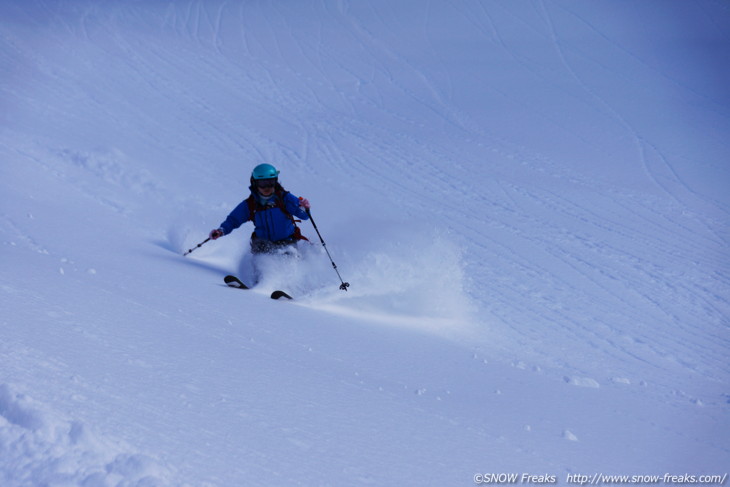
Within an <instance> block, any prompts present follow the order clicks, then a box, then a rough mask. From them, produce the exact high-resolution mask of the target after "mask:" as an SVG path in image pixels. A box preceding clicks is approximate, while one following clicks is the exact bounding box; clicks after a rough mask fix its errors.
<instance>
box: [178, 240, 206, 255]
mask: <svg viewBox="0 0 730 487" xmlns="http://www.w3.org/2000/svg"><path fill="white" fill-rule="evenodd" d="M209 240H210V237H208V238H206V239H205V240H203V241H202V242H200V243H199V244H198V245H196V246H195V247H193V248H192V249H188V251H187V252H185V253H184V254H183V257H185V256H186V255H188V254H189V253H190V252H192V251H193V250H195V249H199V248H200V247H202V246H203V244H204V243H206V242H207V241H209Z"/></svg>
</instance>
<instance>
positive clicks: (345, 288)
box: [307, 209, 350, 291]
mask: <svg viewBox="0 0 730 487" xmlns="http://www.w3.org/2000/svg"><path fill="white" fill-rule="evenodd" d="M307 215H308V216H309V220H310V221H311V222H312V226H313V227H314V231H315V232H317V236H318V237H319V241H320V242H322V247H324V251H325V252H327V257H329V258H330V263H331V264H332V268H333V269H334V270H335V272H336V273H337V277H339V278H340V282H341V283H342V284H340V289H342V290H343V291H347V288H348V287H350V283H349V282H345V281H343V280H342V276H341V275H340V271H338V270H337V265H336V264H335V261H334V260H332V256H331V255H330V251H329V250H327V244H326V243H324V239H322V235H321V234H320V233H319V229H318V228H317V224H316V223H314V218H312V214H311V213H310V212H309V209H307Z"/></svg>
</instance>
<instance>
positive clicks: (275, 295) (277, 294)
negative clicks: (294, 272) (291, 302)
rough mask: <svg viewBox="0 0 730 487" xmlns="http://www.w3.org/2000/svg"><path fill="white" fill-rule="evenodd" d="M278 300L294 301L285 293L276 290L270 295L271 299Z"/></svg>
mask: <svg viewBox="0 0 730 487" xmlns="http://www.w3.org/2000/svg"><path fill="white" fill-rule="evenodd" d="M279 298H286V299H294V298H292V297H291V296H289V295H288V294H287V293H285V292H284V291H280V290H277V291H274V292H273V293H271V299H279Z"/></svg>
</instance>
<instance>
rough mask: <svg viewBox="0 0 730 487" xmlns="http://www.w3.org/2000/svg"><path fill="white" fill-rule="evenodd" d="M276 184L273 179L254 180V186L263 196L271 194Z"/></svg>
mask: <svg viewBox="0 0 730 487" xmlns="http://www.w3.org/2000/svg"><path fill="white" fill-rule="evenodd" d="M275 186H276V180H275V179H261V180H259V181H256V187H257V188H258V190H259V193H261V194H262V195H263V196H271V194H272V193H273V192H274V187H275Z"/></svg>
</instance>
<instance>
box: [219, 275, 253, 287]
mask: <svg viewBox="0 0 730 487" xmlns="http://www.w3.org/2000/svg"><path fill="white" fill-rule="evenodd" d="M223 282H225V283H226V284H227V285H228V286H230V287H235V288H238V289H248V286H247V285H245V284H244V283H243V282H241V280H240V279H239V278H237V277H236V276H231V275H228V276H226V277H224V278H223Z"/></svg>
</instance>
